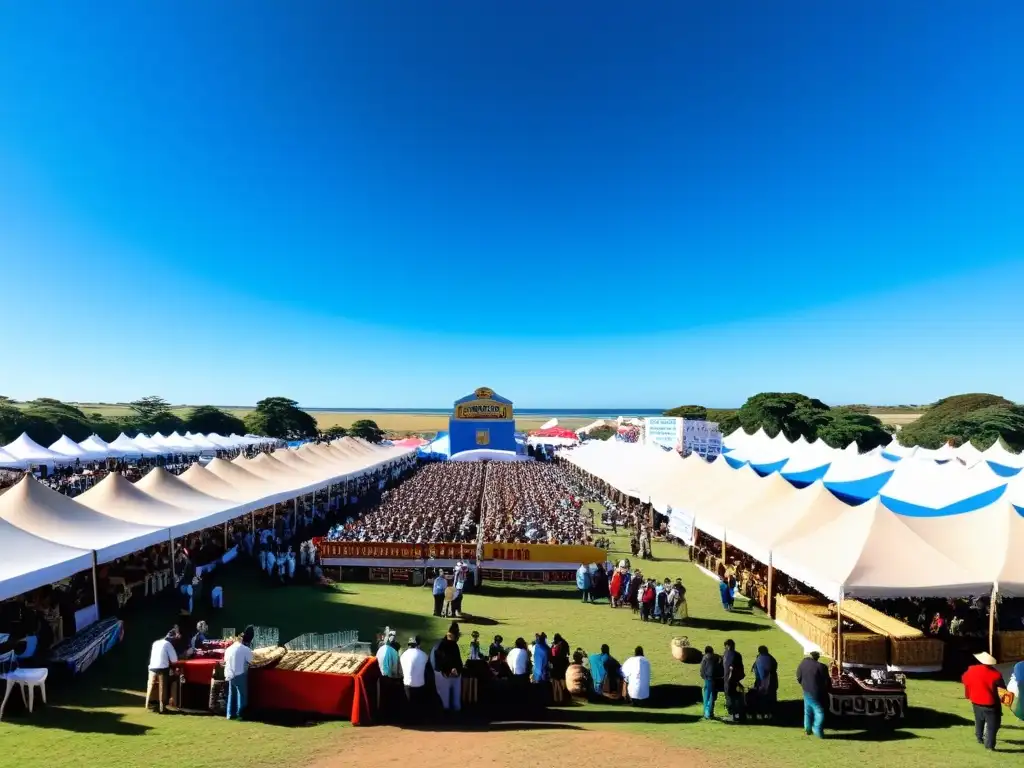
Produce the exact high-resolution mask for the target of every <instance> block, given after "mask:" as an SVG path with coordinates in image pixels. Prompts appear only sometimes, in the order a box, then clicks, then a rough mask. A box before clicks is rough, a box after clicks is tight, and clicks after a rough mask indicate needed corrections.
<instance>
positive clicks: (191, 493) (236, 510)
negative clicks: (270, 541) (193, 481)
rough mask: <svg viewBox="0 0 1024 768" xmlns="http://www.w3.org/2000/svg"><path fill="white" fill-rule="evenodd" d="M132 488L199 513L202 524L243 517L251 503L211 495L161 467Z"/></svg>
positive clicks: (149, 473)
mask: <svg viewBox="0 0 1024 768" xmlns="http://www.w3.org/2000/svg"><path fill="white" fill-rule="evenodd" d="M135 487H136V488H137V489H139V490H141V491H143V492H145V493H146V494H147V495H149V496H152V497H153V498H154V499H159V500H160V501H162V502H164V503H166V504H170V505H172V506H175V507H178V508H179V509H185V510H189V511H193V512H196V513H202V514H203V515H204V517H202V518H200V519H197V521H196V522H197V523H201V524H202V525H217V524H219V523H225V522H227V521H228V520H233V519H234V518H236V517H240V516H242V515H244V514H245V513H246V512H248V511H249V510H250V508H251V505H250V504H239V503H238V502H235V501H229V500H226V499H222V498H217V497H216V496H210V495H209V494H206V493H204V492H202V491H200V490H198V489H196V488H194V487H193V486H191V485H189V484H188V483H186V482H184V481H182V480H180V479H179V478H177V477H175V476H174V475H172V474H171V473H169V472H167V471H166V470H164V469H162V468H160V467H156V468H154V469H151V470H150V471H149V472H148V473H146V476H145V477H143V478H142V479H141V480H139V481H138V482H137V483H135Z"/></svg>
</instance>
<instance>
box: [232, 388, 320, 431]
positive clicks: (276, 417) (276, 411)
mask: <svg viewBox="0 0 1024 768" xmlns="http://www.w3.org/2000/svg"><path fill="white" fill-rule="evenodd" d="M243 421H244V424H245V429H246V431H248V432H251V433H253V434H256V435H266V436H267V437H276V438H280V439H282V440H287V439H289V438H293V439H301V438H305V437H316V436H317V434H318V430H317V426H316V419H314V418H313V417H312V416H310V415H309V414H308V413H306V412H305V411H303V410H300V409H299V408H298V403H297V402H295V401H294V400H289V399H288V398H287V397H267V398H264V399H263V400H260V401H259V402H258V403H256V408H255V410H253V411H252V413H249V414H247V415H246V417H245V419H244V420H243Z"/></svg>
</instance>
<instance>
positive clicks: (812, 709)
mask: <svg viewBox="0 0 1024 768" xmlns="http://www.w3.org/2000/svg"><path fill="white" fill-rule="evenodd" d="M820 656H821V654H819V653H818V652H817V651H811V652H810V653H809V654H808V658H806V659H804V660H803V661H801V662H800V665H799V666H798V667H797V668H796V681H797V682H798V683H800V687H801V688H803V691H804V733H806V734H807V735H808V736H810V735H811V734H812V733H813V734H814V735H815V736H817V737H818V738H819V739H823V738H825V698H826V697H827V696H828V686H829V682H830V680H831V678H830V677H829V674H828V667H826V666H825V665H824V664H822V663H821V662H820V661H818V659H819V658H820Z"/></svg>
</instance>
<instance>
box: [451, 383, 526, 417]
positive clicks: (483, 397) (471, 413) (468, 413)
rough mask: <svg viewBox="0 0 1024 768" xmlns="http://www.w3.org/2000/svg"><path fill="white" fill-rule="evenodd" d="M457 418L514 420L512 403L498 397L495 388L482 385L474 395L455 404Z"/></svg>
mask: <svg viewBox="0 0 1024 768" xmlns="http://www.w3.org/2000/svg"><path fill="white" fill-rule="evenodd" d="M455 418H456V419H484V420H487V421H512V403H511V402H509V401H508V400H506V399H505V398H503V397H497V396H496V395H495V394H494V390H492V389H489V388H487V387H480V388H479V389H477V390H476V391H475V392H473V395H472V397H470V398H463V399H462V400H460V401H459V402H457V403H456V404H455Z"/></svg>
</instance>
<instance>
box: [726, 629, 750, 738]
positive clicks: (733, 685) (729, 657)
mask: <svg viewBox="0 0 1024 768" xmlns="http://www.w3.org/2000/svg"><path fill="white" fill-rule="evenodd" d="M745 675H746V672H744V670H743V655H742V654H741V653H740V652H739V651H737V650H736V643H735V642H733V641H732V640H726V641H725V653H723V654H722V680H723V685H724V687H725V709H726V712H727V713H728V715H729V721H731V722H734V723H738V722H739V721H740V714H741V713H742V711H743V697H742V696H741V694H740V690H739V688H740V683H741V682H742V680H743V678H744V676H745Z"/></svg>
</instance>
